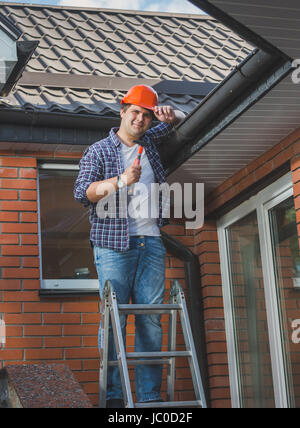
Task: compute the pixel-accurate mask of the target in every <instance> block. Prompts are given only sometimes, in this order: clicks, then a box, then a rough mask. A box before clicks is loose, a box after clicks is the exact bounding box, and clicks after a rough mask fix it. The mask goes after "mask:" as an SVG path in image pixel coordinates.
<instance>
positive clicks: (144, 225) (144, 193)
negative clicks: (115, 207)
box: [122, 144, 160, 236]
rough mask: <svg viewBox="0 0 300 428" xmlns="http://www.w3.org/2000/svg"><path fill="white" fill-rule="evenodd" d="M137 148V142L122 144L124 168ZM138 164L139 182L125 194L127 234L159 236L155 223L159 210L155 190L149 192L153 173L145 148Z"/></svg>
mask: <svg viewBox="0 0 300 428" xmlns="http://www.w3.org/2000/svg"><path fill="white" fill-rule="evenodd" d="M138 148H139V146H138V145H137V144H135V145H134V146H132V147H128V146H126V145H125V144H122V155H123V162H124V167H125V169H126V168H128V167H129V166H131V165H132V164H133V163H134V161H135V158H136V156H137V152H138ZM140 165H141V167H142V170H141V177H140V179H139V182H138V183H134V184H133V185H132V188H131V191H132V194H130V193H131V192H129V195H128V196H127V198H128V220H129V235H131V236H133V235H146V236H160V230H159V227H158V225H157V217H158V212H159V205H158V198H156V197H155V196H156V194H155V192H152V193H151V183H154V173H153V170H152V167H151V165H150V162H149V160H148V157H147V155H146V153H145V150H143V153H142V156H141V161H140ZM130 187H131V186H130ZM128 189H129V188H128Z"/></svg>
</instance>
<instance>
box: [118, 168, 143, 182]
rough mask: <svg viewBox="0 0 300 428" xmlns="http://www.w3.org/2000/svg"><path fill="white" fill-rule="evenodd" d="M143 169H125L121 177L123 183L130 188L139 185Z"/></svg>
mask: <svg viewBox="0 0 300 428" xmlns="http://www.w3.org/2000/svg"><path fill="white" fill-rule="evenodd" d="M141 172H142V168H141V166H140V165H131V166H129V167H128V168H126V169H125V171H124V172H123V174H122V175H121V179H122V181H123V182H124V183H125V184H126V185H127V186H130V185H131V184H133V183H137V182H138V181H139V179H140V176H141Z"/></svg>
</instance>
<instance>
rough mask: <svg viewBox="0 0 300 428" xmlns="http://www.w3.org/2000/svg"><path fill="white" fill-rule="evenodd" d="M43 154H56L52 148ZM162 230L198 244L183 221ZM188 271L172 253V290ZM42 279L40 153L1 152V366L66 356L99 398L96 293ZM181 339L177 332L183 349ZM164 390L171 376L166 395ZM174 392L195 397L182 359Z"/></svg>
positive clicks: (169, 270)
mask: <svg viewBox="0 0 300 428" xmlns="http://www.w3.org/2000/svg"><path fill="white" fill-rule="evenodd" d="M42 156H43V159H44V158H53V154H52V153H47V154H46V153H43V154H42ZM80 156H81V155H77V156H72V158H73V159H74V158H75V159H76V158H78V157H80ZM65 157H66V158H67V157H69V155H68V154H65V155H64V154H62V155H60V158H62V159H63V158H65ZM165 230H166V232H167V233H170V234H173V235H174V236H175V237H176V238H178V239H179V240H180V241H182V242H183V243H185V244H186V245H193V236H191V235H186V234H185V230H184V226H182V225H174V226H167V227H166V228H165ZM184 276H185V273H184V265H183V262H181V261H180V260H178V259H175V258H174V257H172V256H171V255H170V254H168V257H167V263H166V278H167V281H166V285H167V289H169V288H170V285H171V280H172V279H178V280H179V281H180V282H181V284H182V285H183V286H185V281H184ZM39 278H40V271H39V247H38V213H37V159H36V154H34V153H32V154H30V155H24V154H23V155H20V154H16V155H15V154H14V153H0V314H1V313H2V314H3V315H4V320H5V323H6V333H7V339H6V346H5V348H4V349H2V350H1V349H0V368H1V367H2V366H4V365H7V364H22V363H26V364H28V363H29V364H30V363H43V362H44V363H56V362H58V363H65V364H67V365H68V366H69V367H70V368H71V369H72V370H73V371H74V374H75V376H76V377H77V379H78V380H79V381H80V382H81V385H82V387H83V388H84V390H85V392H86V393H87V394H88V395H89V397H90V399H91V401H92V402H93V403H94V404H95V405H96V404H97V402H98V389H99V388H98V370H99V358H98V348H97V336H98V325H99V319H100V315H99V298H98V297H97V296H73V297H65V298H58V297H54V298H42V297H40V296H39V289H40V280H39ZM129 321H130V322H129V325H128V335H129V338H128V349H129V350H130V348H131V347H132V346H133V343H134V337H133V335H134V328H133V323H132V319H130V320H129ZM163 321H164V324H163V326H164V332H165V337H164V346H165V347H166V345H167V336H166V334H167V323H166V319H164V320H163ZM182 346H183V339H182V335H181V334H179V335H178V349H182ZM131 350H132V349H131ZM165 391H166V379H164V383H163V393H164V394H165ZM175 398H176V399H178V400H189V399H193V393H192V383H191V378H190V372H189V369H188V368H187V361H185V360H184V359H181V360H179V361H178V364H177V371H176V397H175Z"/></svg>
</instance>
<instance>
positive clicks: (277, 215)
mask: <svg viewBox="0 0 300 428" xmlns="http://www.w3.org/2000/svg"><path fill="white" fill-rule="evenodd" d="M269 215H270V222H271V234H272V241H273V256H274V264H275V276H276V285H277V290H278V296H279V306H280V316H281V330H282V340H283V343H284V346H285V356H286V361H285V365H286V377H287V383H288V385H289V396H290V405H291V406H292V407H294V406H295V407H300V330H299V327H300V319H299V318H300V288H299V286H300V254H299V239H298V233H297V223H296V211H295V207H294V200H293V197H291V198H289V199H286V200H285V201H284V202H282V203H281V204H279V205H277V206H276V207H275V208H273V209H271V210H270V213H269Z"/></svg>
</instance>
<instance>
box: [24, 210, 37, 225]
mask: <svg viewBox="0 0 300 428" xmlns="http://www.w3.org/2000/svg"><path fill="white" fill-rule="evenodd" d="M21 222H24V223H37V222H38V215H37V213H31V212H25V213H21Z"/></svg>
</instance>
